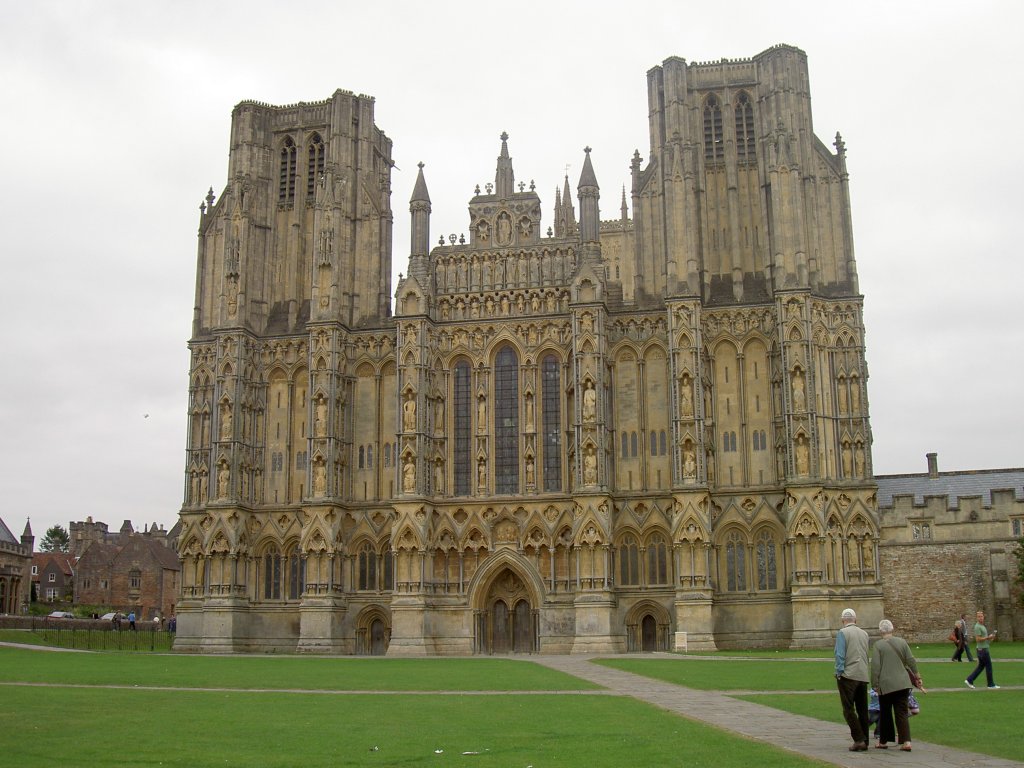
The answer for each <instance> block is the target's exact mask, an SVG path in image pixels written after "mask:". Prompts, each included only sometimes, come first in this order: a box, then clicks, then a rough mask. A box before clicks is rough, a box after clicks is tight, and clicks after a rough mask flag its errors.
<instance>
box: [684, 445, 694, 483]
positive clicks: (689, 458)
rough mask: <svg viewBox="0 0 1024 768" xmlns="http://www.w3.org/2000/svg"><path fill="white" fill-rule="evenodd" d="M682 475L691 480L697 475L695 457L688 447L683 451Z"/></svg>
mask: <svg viewBox="0 0 1024 768" xmlns="http://www.w3.org/2000/svg"><path fill="white" fill-rule="evenodd" d="M683 477H685V478H686V479H687V480H693V479H694V478H696V477H697V457H696V456H694V455H693V451H691V450H690V449H689V448H687V449H686V451H685V453H683Z"/></svg>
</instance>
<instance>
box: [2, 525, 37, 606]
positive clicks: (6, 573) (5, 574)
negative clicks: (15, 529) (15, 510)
mask: <svg viewBox="0 0 1024 768" xmlns="http://www.w3.org/2000/svg"><path fill="white" fill-rule="evenodd" d="M34 542H35V537H33V536H32V526H30V525H29V523H28V521H26V522H25V532H24V533H22V534H21V539H20V540H19V539H16V538H14V534H13V533H11V529H10V528H8V527H7V525H6V524H5V523H4V521H3V520H0V614H3V613H23V612H24V611H25V610H26V609H27V607H28V603H29V600H30V599H31V594H32V593H31V590H32V575H31V574H32V546H33V544H34Z"/></svg>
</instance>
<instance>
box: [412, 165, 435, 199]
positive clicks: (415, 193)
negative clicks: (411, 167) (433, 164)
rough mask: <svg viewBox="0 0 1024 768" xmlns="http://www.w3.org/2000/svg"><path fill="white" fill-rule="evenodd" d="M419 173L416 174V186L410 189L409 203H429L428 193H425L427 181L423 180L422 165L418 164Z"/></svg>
mask: <svg viewBox="0 0 1024 768" xmlns="http://www.w3.org/2000/svg"><path fill="white" fill-rule="evenodd" d="M418 167H419V169H420V170H419V173H418V174H416V186H414V187H413V188H412V197H410V198H409V202H410V203H427V204H429V203H430V193H429V192H427V181H426V179H424V178H423V163H419V166H418Z"/></svg>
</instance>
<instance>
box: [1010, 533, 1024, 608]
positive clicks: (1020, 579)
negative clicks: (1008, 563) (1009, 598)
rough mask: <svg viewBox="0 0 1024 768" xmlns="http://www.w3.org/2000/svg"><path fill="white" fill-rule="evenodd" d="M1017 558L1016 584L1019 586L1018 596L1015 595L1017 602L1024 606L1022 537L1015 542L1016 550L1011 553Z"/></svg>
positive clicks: (1023, 547) (1023, 550)
mask: <svg viewBox="0 0 1024 768" xmlns="http://www.w3.org/2000/svg"><path fill="white" fill-rule="evenodd" d="M1013 554H1014V555H1016V557H1017V579H1016V581H1017V583H1018V584H1020V586H1021V591H1020V594H1019V595H1017V600H1018V602H1019V603H1020V604H1021V605H1024V537H1021V538H1020V539H1019V540H1018V541H1017V549H1016V550H1015V551H1014V553H1013Z"/></svg>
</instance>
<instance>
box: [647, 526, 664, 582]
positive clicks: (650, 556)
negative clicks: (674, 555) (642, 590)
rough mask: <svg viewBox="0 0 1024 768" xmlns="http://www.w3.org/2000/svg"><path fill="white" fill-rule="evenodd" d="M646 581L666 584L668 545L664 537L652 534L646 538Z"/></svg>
mask: <svg viewBox="0 0 1024 768" xmlns="http://www.w3.org/2000/svg"><path fill="white" fill-rule="evenodd" d="M647 583H648V584H668V583H669V581H668V547H666V546H665V537H664V536H662V535H661V534H660V533H655V534H653V535H652V536H651V537H650V538H649V539H648V540H647Z"/></svg>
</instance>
